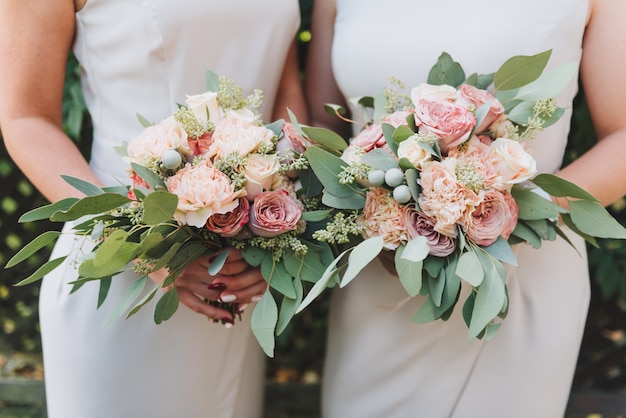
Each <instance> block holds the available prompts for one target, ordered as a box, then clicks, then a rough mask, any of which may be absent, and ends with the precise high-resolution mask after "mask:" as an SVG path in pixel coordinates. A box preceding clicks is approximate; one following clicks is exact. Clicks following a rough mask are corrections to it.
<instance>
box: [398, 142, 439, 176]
mask: <svg viewBox="0 0 626 418" xmlns="http://www.w3.org/2000/svg"><path fill="white" fill-rule="evenodd" d="M419 138H420V137H419V135H411V136H410V137H408V138H407V139H405V140H404V141H402V142H400V144H399V145H398V158H406V159H407V160H409V161H410V162H411V164H413V166H414V167H415V168H421V166H422V164H424V163H425V162H427V161H430V160H431V159H432V155H431V154H430V152H428V151H427V150H426V148H424V147H423V146H421V143H422V142H421V141H420V139H419Z"/></svg>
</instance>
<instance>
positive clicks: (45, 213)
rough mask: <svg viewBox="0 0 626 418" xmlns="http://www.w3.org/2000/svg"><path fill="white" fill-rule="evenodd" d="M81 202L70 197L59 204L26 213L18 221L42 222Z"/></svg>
mask: <svg viewBox="0 0 626 418" xmlns="http://www.w3.org/2000/svg"><path fill="white" fill-rule="evenodd" d="M79 200H80V199H77V198H75V197H69V198H67V199H63V200H59V201H57V202H54V203H51V204H49V205H45V206H41V207H39V208H35V209H33V210H30V211H28V212H26V213H25V214H23V215H22V216H20V219H19V220H18V222H20V223H26V222H34V221H41V220H43V219H49V218H50V217H51V216H52V215H53V214H55V213H56V212H59V211H66V210H68V209H69V208H71V207H72V206H73V205H74V204H75V203H76V202H78V201H79Z"/></svg>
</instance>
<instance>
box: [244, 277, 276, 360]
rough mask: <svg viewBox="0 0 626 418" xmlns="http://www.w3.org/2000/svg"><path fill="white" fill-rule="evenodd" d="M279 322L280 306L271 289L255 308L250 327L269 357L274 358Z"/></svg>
mask: <svg viewBox="0 0 626 418" xmlns="http://www.w3.org/2000/svg"><path fill="white" fill-rule="evenodd" d="M277 321H278V306H277V305H276V301H275V300H274V297H273V296H272V293H271V292H270V291H269V289H268V290H267V291H266V292H265V293H264V294H263V296H262V297H261V300H259V302H258V303H257V304H256V305H255V306H254V310H253V311H252V318H251V319H250V327H251V328H252V333H253V334H254V336H255V337H256V339H257V341H258V342H259V345H260V346H261V348H262V349H263V351H264V352H265V354H266V355H267V356H268V357H274V347H275V343H276V342H275V340H274V330H275V329H276V322H277Z"/></svg>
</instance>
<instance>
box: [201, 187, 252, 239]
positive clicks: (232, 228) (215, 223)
mask: <svg viewBox="0 0 626 418" xmlns="http://www.w3.org/2000/svg"><path fill="white" fill-rule="evenodd" d="M249 212H250V203H248V199H246V198H245V197H240V198H239V205H238V206H237V207H236V208H234V209H233V210H231V211H230V212H226V213H216V214H214V215H212V216H211V217H210V218H209V219H208V220H207V223H206V227H207V229H208V230H209V231H211V232H214V233H216V234H219V235H220V236H222V237H227V238H230V237H234V236H236V235H237V234H239V233H240V232H241V230H242V229H243V227H244V226H245V225H246V224H247V223H248V219H250V217H249V215H250V214H249Z"/></svg>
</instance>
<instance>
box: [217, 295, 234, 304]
mask: <svg viewBox="0 0 626 418" xmlns="http://www.w3.org/2000/svg"><path fill="white" fill-rule="evenodd" d="M236 300H237V296H235V295H223V296H220V302H225V303H230V302H234V301H236Z"/></svg>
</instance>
